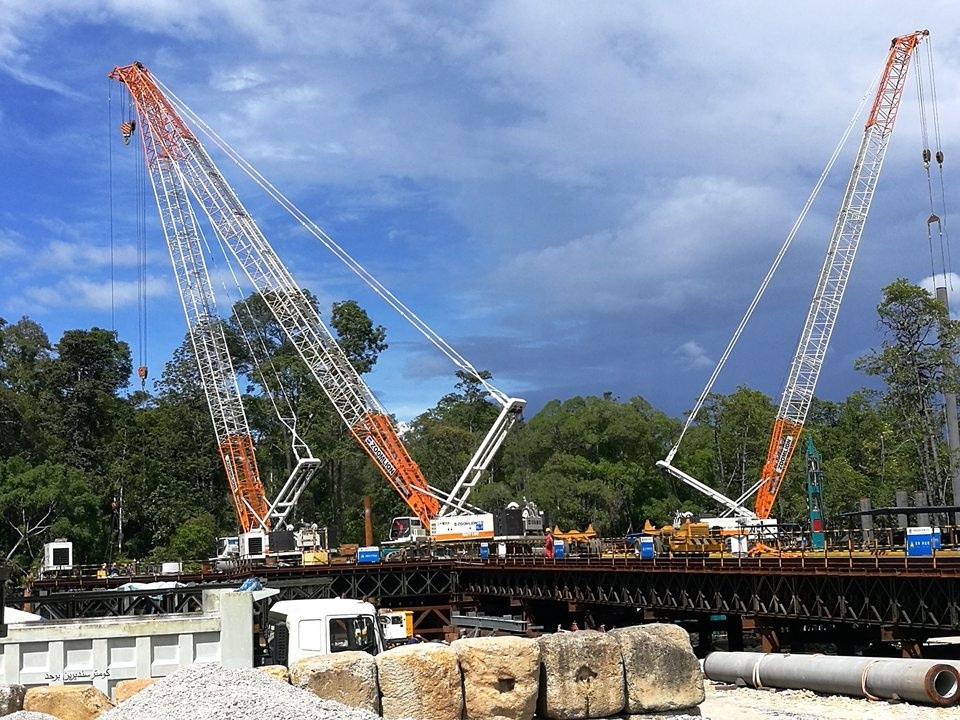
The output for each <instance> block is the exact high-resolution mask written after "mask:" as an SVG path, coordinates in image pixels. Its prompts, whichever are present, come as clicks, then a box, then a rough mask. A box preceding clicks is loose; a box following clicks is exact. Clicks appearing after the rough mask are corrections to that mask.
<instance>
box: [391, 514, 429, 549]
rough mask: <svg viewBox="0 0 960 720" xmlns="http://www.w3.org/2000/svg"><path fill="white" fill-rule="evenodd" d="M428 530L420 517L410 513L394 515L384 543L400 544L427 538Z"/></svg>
mask: <svg viewBox="0 0 960 720" xmlns="http://www.w3.org/2000/svg"><path fill="white" fill-rule="evenodd" d="M429 538H430V532H429V531H428V530H427V528H425V527H424V526H423V523H422V522H421V521H420V518H418V517H413V516H410V515H403V516H400V517H395V518H394V519H393V522H391V523H390V539H389V540H387V542H386V543H384V544H393V545H400V544H404V543H415V542H422V541H424V540H428V539H429Z"/></svg>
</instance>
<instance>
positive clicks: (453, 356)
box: [152, 75, 511, 406]
mask: <svg viewBox="0 0 960 720" xmlns="http://www.w3.org/2000/svg"><path fill="white" fill-rule="evenodd" d="M152 78H153V81H154V82H155V83H156V84H157V86H158V87H160V88H161V89H162V90H163V92H164V94H165V95H166V96H167V97H168V98H169V99H170V100H171V102H172V103H173V104H174V105H175V106H176V107H177V109H178V110H179V111H180V112H182V113H183V114H184V115H185V116H187V117H189V118H190V120H191V121H192V122H193V123H195V124H196V126H197V127H199V128H200V129H201V130H202V131H203V133H204V134H205V135H206V136H207V137H209V138H210V140H212V141H213V143H214V144H216V145H217V147H219V148H220V149H221V150H222V151H223V152H224V153H225V154H226V155H227V156H228V157H229V158H230V159H231V160H233V161H234V162H235V163H236V164H237V165H238V166H239V167H240V168H241V169H242V170H243V171H244V172H245V173H246V174H247V175H248V176H249V177H250V178H251V179H252V180H253V181H254V182H255V183H256V184H257V185H259V186H260V187H261V188H262V189H263V190H264V192H266V193H267V194H268V195H269V196H270V197H272V198H273V199H274V200H275V201H276V202H277V203H278V204H279V205H280V206H281V207H282V208H283V209H284V210H286V211H287V213H288V214H290V215H291V216H292V217H293V218H294V219H296V220H297V221H298V222H299V223H300V225H301V226H302V227H303V228H304V229H305V230H306V231H307V232H309V233H310V234H311V235H313V236H314V237H315V238H317V239H318V240H319V241H320V242H321V243H322V244H323V245H324V247H326V248H327V249H328V250H329V251H330V252H332V253H333V255H334V256H335V257H336V258H337V259H338V260H340V261H341V262H342V263H343V264H344V265H346V266H347V268H349V269H350V270H351V271H352V272H353V273H354V274H355V275H357V277H359V278H360V279H361V280H363V282H364V283H366V284H367V286H368V287H369V288H370V289H371V290H373V291H374V292H375V293H376V294H377V295H379V296H380V298H382V299H383V300H384V301H385V302H386V303H387V304H388V305H390V307H392V308H393V309H394V310H395V311H396V312H397V313H398V314H399V315H400V316H401V317H402V318H404V319H405V320H406V321H407V322H408V323H410V324H411V325H412V326H413V327H414V328H416V330H417V331H419V332H420V334H421V335H423V336H424V337H425V338H426V339H427V340H428V341H429V342H430V343H431V344H433V345H434V347H436V348H437V349H438V350H440V352H442V353H443V354H444V355H445V356H446V357H447V358H448V359H450V360H451V361H452V362H453V363H454V364H455V365H457V366H459V367H460V368H461V369H463V370H465V371H466V372H467V373H468V374H469V375H471V376H473V377H474V378H476V379H477V381H478V382H480V383H481V384H482V385H483V386H484V388H485V389H486V390H487V391H488V392H489V393H490V395H491V396H492V397H493V398H494V399H496V400H497V402H499V403H500V404H501V405H503V406H507V405H508V404H509V403H510V400H511V399H510V397H509V396H508V395H507V394H506V393H504V392H502V391H501V390H499V389H498V388H496V387H495V386H494V385H493V384H492V383H491V382H490V381H489V380H487V379H486V378H484V377H483V376H482V375H481V373H480V371H478V370H477V369H476V368H475V367H474V366H473V365H472V364H471V363H470V362H469V361H468V360H467V359H466V358H464V357H463V356H462V355H461V354H460V353H459V352H457V351H456V350H455V349H454V348H453V346H452V345H450V343H448V342H447V341H446V340H444V339H443V338H442V337H440V335H439V334H438V333H436V332H435V331H434V330H433V329H432V328H431V327H430V326H429V325H427V324H426V322H424V321H423V320H422V319H421V318H420V317H419V316H418V315H417V314H416V313H414V312H413V310H411V309H410V308H409V307H408V306H407V305H405V304H404V303H403V302H402V301H401V300H400V299H399V298H397V297H396V296H395V295H394V294H393V293H392V292H391V291H390V290H388V289H387V288H386V286H384V285H383V284H382V283H381V282H380V281H379V280H377V279H376V278H375V277H374V276H373V275H372V274H370V272H369V271H368V270H367V269H366V268H364V267H363V266H362V265H361V264H360V263H359V262H357V261H356V260H355V259H354V258H353V257H352V256H351V255H350V254H349V253H347V251H346V250H344V249H343V248H342V247H341V246H340V245H338V244H337V243H336V242H335V241H334V240H333V239H332V238H331V237H330V236H329V235H327V234H326V233H325V232H324V231H323V230H322V229H321V228H320V227H319V226H317V224H316V223H314V222H313V221H312V220H311V219H310V218H309V217H307V216H306V214H304V213H303V211H301V210H300V208H298V207H297V206H296V205H294V204H293V202H291V201H290V200H289V199H288V198H287V197H286V196H285V195H284V194H283V193H281V192H280V191H279V190H277V188H276V187H274V186H273V184H272V183H271V182H270V181H269V180H267V179H266V178H265V177H264V176H263V175H261V174H260V173H259V171H257V169H256V168H254V167H253V165H251V164H250V163H249V162H247V161H246V160H245V159H244V158H243V157H241V156H240V154H239V153H237V151H236V150H234V149H233V148H232V147H231V146H230V145H229V144H228V143H227V142H226V141H225V140H224V139H223V138H221V137H220V136H219V135H217V133H216V132H215V131H214V130H213V129H212V128H211V127H210V126H209V125H207V123H206V122H204V120H203V118H201V117H200V116H199V115H197V114H196V113H195V112H193V110H191V109H190V108H189V106H187V104H186V103H184V102H183V100H181V99H180V98H179V97H177V95H176V94H175V93H173V92H172V91H171V90H170V88H168V87H167V86H166V85H164V84H163V83H162V82H161V81H160V80H159V79H157V77H156V76H155V75H154V76H152Z"/></svg>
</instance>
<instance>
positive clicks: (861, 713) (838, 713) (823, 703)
mask: <svg viewBox="0 0 960 720" xmlns="http://www.w3.org/2000/svg"><path fill="white" fill-rule="evenodd" d="M704 684H705V686H706V694H707V699H706V700H705V701H704V702H703V704H702V705H700V714H701V716H702V717H703V718H705V719H707V720H770V719H771V718H796V719H798V720H960V707H952V708H936V707H929V706H925V705H912V704H909V703H903V702H900V703H896V702H886V701H871V700H866V699H864V698H852V697H843V696H838V695H818V694H817V693H814V692H810V691H809V690H754V689H752V688H737V687H732V686H730V685H723V684H719V683H714V682H711V681H710V680H706V681H704Z"/></svg>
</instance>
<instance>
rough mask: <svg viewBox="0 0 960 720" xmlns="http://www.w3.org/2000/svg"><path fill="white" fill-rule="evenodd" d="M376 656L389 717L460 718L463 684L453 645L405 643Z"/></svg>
mask: <svg viewBox="0 0 960 720" xmlns="http://www.w3.org/2000/svg"><path fill="white" fill-rule="evenodd" d="M376 659H377V679H378V681H379V683H380V701H381V704H382V709H383V717H384V719H385V720H399V718H417V720H460V716H461V713H462V712H463V683H462V678H461V675H460V663H459V662H457V654H456V652H455V651H454V650H453V649H451V648H450V647H449V646H447V645H440V644H438V643H418V644H416V645H401V646H400V647H397V648H394V649H392V650H387V651H386V652H383V653H380V654H379V655H377V658H376Z"/></svg>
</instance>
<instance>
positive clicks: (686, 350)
mask: <svg viewBox="0 0 960 720" xmlns="http://www.w3.org/2000/svg"><path fill="white" fill-rule="evenodd" d="M673 352H674V355H676V356H678V357H679V358H680V360H681V362H683V364H684V366H685V367H687V368H690V369H701V368H709V367H713V360H711V359H710V357H709V356H708V355H707V353H706V352H705V351H704V349H703V348H702V347H700V344H699V343H698V342H696V341H695V340H688V341H687V342H685V343H683V344H682V345H680V347H678V348H677V349H676V350H674V351H673Z"/></svg>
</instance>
